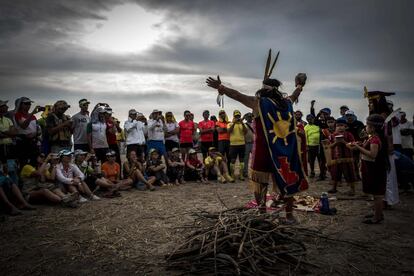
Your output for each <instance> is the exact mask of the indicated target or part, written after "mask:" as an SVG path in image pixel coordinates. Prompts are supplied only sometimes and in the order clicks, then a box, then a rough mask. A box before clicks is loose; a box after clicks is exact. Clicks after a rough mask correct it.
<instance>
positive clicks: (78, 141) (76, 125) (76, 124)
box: [72, 99, 91, 152]
mask: <svg viewBox="0 0 414 276" xmlns="http://www.w3.org/2000/svg"><path fill="white" fill-rule="evenodd" d="M89 104H90V102H89V101H88V100H87V99H81V100H80V101H79V107H80V111H79V112H78V113H76V114H75V115H73V117H72V121H73V123H72V132H73V144H74V145H73V147H74V149H75V150H78V149H80V150H82V151H86V152H89V151H90V148H89V144H88V134H87V131H86V130H87V126H88V123H89V122H90V121H91V118H90V117H89V111H88V108H89Z"/></svg>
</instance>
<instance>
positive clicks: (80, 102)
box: [79, 99, 90, 105]
mask: <svg viewBox="0 0 414 276" xmlns="http://www.w3.org/2000/svg"><path fill="white" fill-rule="evenodd" d="M84 104H90V102H89V101H88V100H87V99H81V100H79V105H84Z"/></svg>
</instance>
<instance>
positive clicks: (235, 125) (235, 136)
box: [227, 110, 247, 181]
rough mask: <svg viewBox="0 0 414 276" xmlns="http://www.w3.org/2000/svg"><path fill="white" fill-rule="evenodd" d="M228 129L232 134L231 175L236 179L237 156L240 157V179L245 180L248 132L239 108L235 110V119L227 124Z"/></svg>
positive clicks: (230, 151) (230, 152)
mask: <svg viewBox="0 0 414 276" xmlns="http://www.w3.org/2000/svg"><path fill="white" fill-rule="evenodd" d="M227 130H228V132H229V134H230V150H229V158H230V175H231V177H232V178H233V179H235V172H234V171H235V170H234V169H235V168H234V167H235V164H236V160H237V157H238V158H239V164H240V171H239V179H240V180H241V181H244V176H243V171H244V151H245V140H244V136H245V135H246V133H247V127H246V126H245V124H244V123H243V121H242V118H241V112H240V111H239V110H234V111H233V121H232V122H231V123H229V124H228V125H227Z"/></svg>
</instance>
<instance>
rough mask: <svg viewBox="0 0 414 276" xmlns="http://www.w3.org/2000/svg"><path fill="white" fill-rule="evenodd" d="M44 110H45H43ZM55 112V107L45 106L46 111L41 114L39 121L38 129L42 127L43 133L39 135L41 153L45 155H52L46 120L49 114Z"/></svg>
mask: <svg viewBox="0 0 414 276" xmlns="http://www.w3.org/2000/svg"><path fill="white" fill-rule="evenodd" d="M41 109H42V110H43V108H41ZM51 112H53V105H45V107H44V111H43V112H42V113H41V114H40V118H39V119H38V120H37V125H38V129H39V127H40V130H41V132H40V133H38V134H37V136H38V137H39V136H40V139H39V140H40V152H43V153H44V154H48V153H50V141H49V133H48V130H47V127H46V120H47V117H48V116H49V114H50V113H51Z"/></svg>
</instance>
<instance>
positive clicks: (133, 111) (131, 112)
mask: <svg viewBox="0 0 414 276" xmlns="http://www.w3.org/2000/svg"><path fill="white" fill-rule="evenodd" d="M137 113H138V112H137V111H136V110H135V109H130V110H129V111H128V114H129V115H133V114H137Z"/></svg>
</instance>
